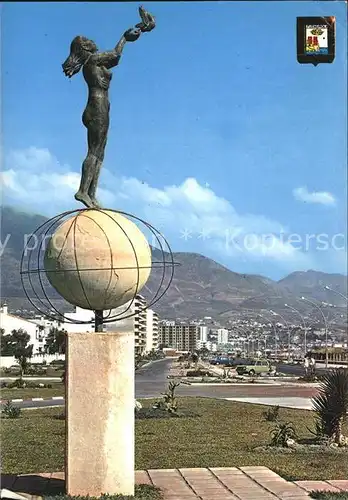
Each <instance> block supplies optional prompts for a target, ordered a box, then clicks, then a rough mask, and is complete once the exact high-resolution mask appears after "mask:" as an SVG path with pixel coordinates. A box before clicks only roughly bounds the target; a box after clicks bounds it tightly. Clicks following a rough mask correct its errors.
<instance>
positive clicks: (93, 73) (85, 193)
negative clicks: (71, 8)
mask: <svg viewBox="0 0 348 500" xmlns="http://www.w3.org/2000/svg"><path fill="white" fill-rule="evenodd" d="M139 14H140V17H141V22H140V23H139V24H137V25H136V26H135V28H130V29H129V30H127V31H126V32H125V33H124V34H123V36H122V37H121V39H120V41H119V42H118V43H117V45H116V47H115V48H114V49H113V50H110V51H108V52H98V48H97V46H96V44H95V43H94V42H93V41H92V40H89V39H88V38H86V37H84V36H77V37H75V38H74V40H73V41H72V42H71V45H70V55H69V57H68V58H67V60H66V61H65V62H64V63H63V65H62V66H63V72H64V73H65V75H66V76H67V77H69V78H71V77H72V76H74V75H76V73H78V72H79V71H80V70H81V68H83V69H82V72H83V76H84V79H85V81H86V83H87V85H88V102H87V106H86V108H85V110H84V112H83V115H82V122H83V124H84V126H85V127H86V128H87V132H88V135H87V140H88V153H87V157H86V159H85V160H84V162H83V165H82V175H81V183H80V187H79V190H78V192H77V193H76V194H75V199H76V200H78V201H80V202H82V203H83V204H84V205H85V206H86V207H87V208H91V207H98V202H97V200H96V190H97V185H98V178H99V174H100V169H101V166H102V164H103V160H104V152H105V146H106V142H107V136H108V130H109V111H110V102H109V86H110V81H111V78H112V73H111V72H110V71H109V69H111V68H113V67H115V66H117V65H118V63H119V62H120V58H121V54H122V51H123V48H124V46H125V44H126V42H135V41H136V40H138V38H139V37H140V35H141V33H144V32H147V31H152V30H153V29H154V27H155V19H154V17H153V16H152V15H151V14H149V13H148V12H147V11H146V10H145V9H144V8H143V7H139Z"/></svg>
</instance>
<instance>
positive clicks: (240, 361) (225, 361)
mask: <svg viewBox="0 0 348 500" xmlns="http://www.w3.org/2000/svg"><path fill="white" fill-rule="evenodd" d="M252 361H253V360H252V359H245V358H227V357H223V356H218V357H216V358H214V359H212V360H211V361H210V364H211V365H223V366H228V367H230V368H235V367H236V366H238V365H247V364H250V363H252Z"/></svg>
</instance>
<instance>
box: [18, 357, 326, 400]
mask: <svg viewBox="0 0 348 500" xmlns="http://www.w3.org/2000/svg"><path fill="white" fill-rule="evenodd" d="M171 363H172V360H171V359H163V360H160V361H156V362H154V363H152V364H150V365H147V366H143V367H142V368H140V369H139V370H137V371H136V373H135V395H136V398H137V399H141V398H157V397H159V396H160V395H161V393H162V392H164V391H165V390H166V388H167V386H168V382H169V380H168V378H167V375H168V373H169V366H170V364H171ZM283 366H284V367H287V368H290V369H291V368H292V367H290V366H289V365H283ZM293 368H296V369H297V368H299V369H301V368H302V367H301V366H300V367H293ZM315 392H316V390H315V389H313V388H311V387H298V386H281V385H260V384H250V385H228V386H226V385H224V386H197V385H191V386H188V385H181V386H180V387H179V388H178V389H177V395H178V396H196V397H211V398H222V399H225V398H232V397H244V396H248V397H266V396H268V397H272V398H289V397H290V398H291V397H298V396H301V397H311V396H313V395H314V393H315ZM15 405H16V406H19V407H20V408H32V409H33V408H45V407H51V406H63V405H64V401H63V400H47V401H23V402H20V403H15Z"/></svg>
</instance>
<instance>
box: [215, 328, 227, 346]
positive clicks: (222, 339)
mask: <svg viewBox="0 0 348 500" xmlns="http://www.w3.org/2000/svg"><path fill="white" fill-rule="evenodd" d="M217 343H218V344H228V330H227V329H226V328H218V330H217Z"/></svg>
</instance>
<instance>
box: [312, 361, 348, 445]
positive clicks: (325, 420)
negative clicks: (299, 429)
mask: <svg viewBox="0 0 348 500" xmlns="http://www.w3.org/2000/svg"><path fill="white" fill-rule="evenodd" d="M312 403H313V410H314V411H315V412H316V414H317V418H318V420H319V423H320V428H321V429H322V432H323V434H324V435H325V436H328V437H329V438H331V439H332V438H334V440H335V443H337V444H340V442H341V436H342V424H343V421H344V419H345V418H346V416H347V412H348V369H347V368H338V369H336V370H330V371H329V372H327V373H325V375H323V377H322V380H321V383H320V387H319V394H317V395H316V396H314V397H313V398H312Z"/></svg>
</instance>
